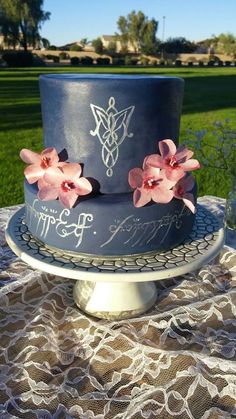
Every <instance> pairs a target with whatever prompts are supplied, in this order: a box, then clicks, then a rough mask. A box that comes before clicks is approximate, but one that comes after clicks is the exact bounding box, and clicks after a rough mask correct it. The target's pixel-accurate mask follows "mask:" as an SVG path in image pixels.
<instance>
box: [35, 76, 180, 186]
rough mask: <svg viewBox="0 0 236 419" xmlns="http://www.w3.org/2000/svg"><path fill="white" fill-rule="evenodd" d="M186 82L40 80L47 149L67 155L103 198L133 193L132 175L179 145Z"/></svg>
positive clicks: (161, 79) (83, 78) (109, 78)
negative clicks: (161, 147) (162, 146)
mask: <svg viewBox="0 0 236 419" xmlns="http://www.w3.org/2000/svg"><path fill="white" fill-rule="evenodd" d="M183 88H184V81H183V80H182V79H179V78H175V77H159V76H127V75H125V76H122V75H79V74H74V75H71V74H69V75H68V74H66V75H65V74H58V75H55V74H54V75H44V76H41V77H40V93H41V104H42V117H43V131H44V145H45V147H55V148H56V149H57V151H58V152H61V151H62V150H65V151H66V153H67V154H68V160H69V161H71V162H79V163H81V164H82V165H83V176H86V177H90V178H92V179H95V180H96V181H97V182H98V185H99V187H100V192H102V193H112V194H114V193H126V192H130V187H129V184H128V172H129V170H130V169H132V168H134V167H142V163H143V160H144V157H145V156H147V155H148V154H153V153H157V152H158V141H159V140H163V139H166V138H171V139H172V140H174V141H175V143H176V144H177V143H178V137H179V123H180V113H181V106H182V98H183Z"/></svg>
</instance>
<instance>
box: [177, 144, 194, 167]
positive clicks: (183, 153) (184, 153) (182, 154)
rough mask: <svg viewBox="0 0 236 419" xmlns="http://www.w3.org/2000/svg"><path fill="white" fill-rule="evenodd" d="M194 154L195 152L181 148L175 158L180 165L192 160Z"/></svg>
mask: <svg viewBox="0 0 236 419" xmlns="http://www.w3.org/2000/svg"><path fill="white" fill-rule="evenodd" d="M193 154H194V153H193V151H191V150H188V149H187V148H186V147H185V146H180V147H179V148H178V149H177V151H176V155H175V158H176V160H177V161H178V162H179V163H180V162H181V161H183V162H185V161H186V160H189V159H191V157H192V156H193Z"/></svg>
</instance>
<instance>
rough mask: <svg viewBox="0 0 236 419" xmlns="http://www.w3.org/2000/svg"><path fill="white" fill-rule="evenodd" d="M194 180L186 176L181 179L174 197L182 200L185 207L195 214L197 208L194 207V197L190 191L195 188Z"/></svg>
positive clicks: (176, 186) (174, 188)
mask: <svg viewBox="0 0 236 419" xmlns="http://www.w3.org/2000/svg"><path fill="white" fill-rule="evenodd" d="M194 183H195V181H194V178H193V176H185V177H183V178H182V179H180V180H179V181H178V182H177V183H176V185H175V186H174V187H173V193H174V197H175V198H177V199H182V200H183V202H184V203H185V205H186V206H187V207H188V208H189V209H190V211H192V213H193V214H195V213H196V208H195V205H194V203H195V202H194V196H193V194H192V193H190V191H191V190H192V189H193V187H194Z"/></svg>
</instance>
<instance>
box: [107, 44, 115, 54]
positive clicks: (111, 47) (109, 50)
mask: <svg viewBox="0 0 236 419" xmlns="http://www.w3.org/2000/svg"><path fill="white" fill-rule="evenodd" d="M106 53H107V54H108V55H111V56H114V55H116V42H114V41H110V42H109V44H108V46H107V48H106Z"/></svg>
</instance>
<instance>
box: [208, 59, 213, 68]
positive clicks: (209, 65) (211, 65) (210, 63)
mask: <svg viewBox="0 0 236 419" xmlns="http://www.w3.org/2000/svg"><path fill="white" fill-rule="evenodd" d="M207 65H208V67H213V66H214V65H215V61H214V60H210V61H208V63H207Z"/></svg>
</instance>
